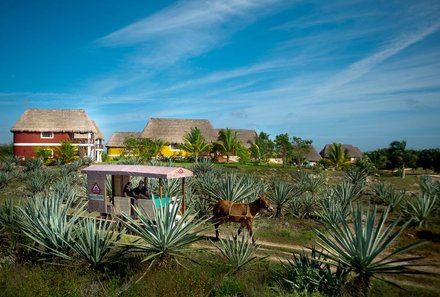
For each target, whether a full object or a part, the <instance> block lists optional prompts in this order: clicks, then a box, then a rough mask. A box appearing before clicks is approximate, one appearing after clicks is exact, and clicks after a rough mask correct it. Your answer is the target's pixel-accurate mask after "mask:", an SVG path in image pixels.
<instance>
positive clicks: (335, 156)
mask: <svg viewBox="0 0 440 297" xmlns="http://www.w3.org/2000/svg"><path fill="white" fill-rule="evenodd" d="M329 162H330V164H331V165H333V166H334V167H335V169H336V170H341V169H342V168H344V167H345V166H347V165H348V163H349V162H350V156H349V154H348V151H347V150H344V149H343V148H342V144H340V143H332V145H331V147H330V155H329Z"/></svg>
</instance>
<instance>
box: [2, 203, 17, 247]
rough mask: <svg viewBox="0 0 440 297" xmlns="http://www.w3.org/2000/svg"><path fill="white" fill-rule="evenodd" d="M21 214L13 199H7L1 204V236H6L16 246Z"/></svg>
mask: <svg viewBox="0 0 440 297" xmlns="http://www.w3.org/2000/svg"><path fill="white" fill-rule="evenodd" d="M20 219H21V217H20V215H19V213H18V211H17V207H16V206H14V202H13V201H12V200H7V201H5V202H4V203H3V205H2V206H0V237H2V236H6V237H7V238H8V242H10V244H11V246H15V244H16V241H17V239H18V238H19V236H20V234H21V232H20V228H19V225H20Z"/></svg>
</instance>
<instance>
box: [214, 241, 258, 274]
mask: <svg viewBox="0 0 440 297" xmlns="http://www.w3.org/2000/svg"><path fill="white" fill-rule="evenodd" d="M215 247H216V248H217V249H218V250H219V251H220V253H221V255H222V256H223V258H224V260H225V261H226V264H227V265H229V266H231V267H232V269H233V272H236V271H238V270H240V269H242V268H243V267H244V266H246V265H249V264H251V263H252V262H254V261H256V260H257V256H256V252H257V250H258V248H259V245H256V244H253V242H252V238H250V237H247V236H245V235H244V234H242V235H241V238H240V239H237V238H235V237H234V236H232V235H231V236H229V235H225V236H224V238H223V239H220V245H219V246H217V245H216V246H215Z"/></svg>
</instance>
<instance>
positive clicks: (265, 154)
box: [250, 132, 274, 163]
mask: <svg viewBox="0 0 440 297" xmlns="http://www.w3.org/2000/svg"><path fill="white" fill-rule="evenodd" d="M273 150H274V143H273V141H272V140H271V139H270V138H269V134H267V133H265V132H260V134H258V135H256V137H255V140H254V142H251V147H250V151H251V156H252V158H254V160H256V161H257V163H260V162H262V161H263V162H266V161H267V160H268V159H269V158H270V157H271V156H272V152H273Z"/></svg>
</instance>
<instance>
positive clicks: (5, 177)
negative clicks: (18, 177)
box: [0, 171, 12, 189]
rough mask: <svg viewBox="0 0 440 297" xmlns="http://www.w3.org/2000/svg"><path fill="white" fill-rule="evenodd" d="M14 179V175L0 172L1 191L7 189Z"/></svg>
mask: <svg viewBox="0 0 440 297" xmlns="http://www.w3.org/2000/svg"><path fill="white" fill-rule="evenodd" d="M11 179H12V173H11V172H8V171H0V189H1V188H3V187H5V186H6V185H7V184H8V182H9V181H10V180H11Z"/></svg>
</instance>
